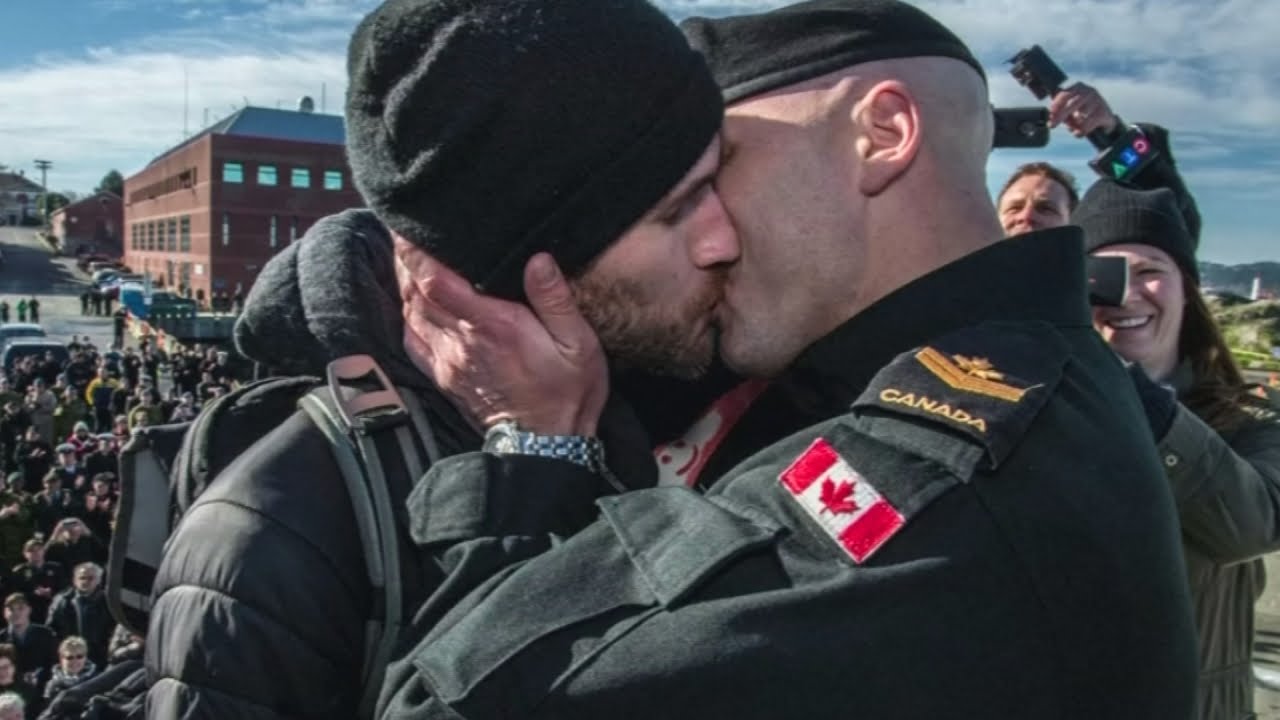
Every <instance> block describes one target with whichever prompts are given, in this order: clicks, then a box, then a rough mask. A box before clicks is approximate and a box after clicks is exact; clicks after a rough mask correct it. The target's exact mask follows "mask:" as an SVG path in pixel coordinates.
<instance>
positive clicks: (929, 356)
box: [916, 347, 1031, 403]
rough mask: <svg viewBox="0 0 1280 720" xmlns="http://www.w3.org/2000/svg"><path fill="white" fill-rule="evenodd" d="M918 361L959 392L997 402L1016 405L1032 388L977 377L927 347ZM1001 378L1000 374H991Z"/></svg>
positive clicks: (920, 353)
mask: <svg viewBox="0 0 1280 720" xmlns="http://www.w3.org/2000/svg"><path fill="white" fill-rule="evenodd" d="M916 359H917V360H919V361H920V364H921V365H924V366H925V368H927V369H928V370H929V372H931V373H933V374H934V375H937V376H938V379H940V380H942V382H944V383H946V384H947V385H950V386H951V387H953V388H955V389H957V390H963V391H965V392H971V393H976V394H978V395H985V396H987V397H991V398H995V399H997V400H1004V401H1005V402H1011V403H1016V402H1020V401H1021V400H1022V396H1023V395H1025V394H1026V393H1027V390H1030V389H1031V388H1025V389H1024V388H1016V387H1014V386H1012V385H1006V384H1005V383H1002V382H996V381H995V380H988V379H986V378H982V377H977V376H975V375H973V374H971V373H970V372H969V371H967V370H964V369H963V368H961V367H960V366H959V365H957V364H955V363H954V362H952V361H951V360H950V359H949V358H948V357H947V356H946V355H943V354H942V353H940V352H938V351H937V350H934V349H933V348H931V347H927V348H925V349H923V350H921V351H920V352H918V353H916ZM990 374H993V375H997V376H999V374H998V373H990Z"/></svg>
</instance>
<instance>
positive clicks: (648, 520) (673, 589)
mask: <svg viewBox="0 0 1280 720" xmlns="http://www.w3.org/2000/svg"><path fill="white" fill-rule="evenodd" d="M597 504H598V505H599V506H600V512H601V515H603V517H604V519H605V521H606V522H607V523H608V524H609V525H610V527H612V528H613V532H614V534H615V535H617V537H618V541H619V543H620V544H621V545H622V547H623V549H624V550H625V551H626V553H627V555H628V557H630V558H631V562H632V563H633V564H634V565H635V566H636V569H637V570H638V571H639V572H640V574H641V576H642V577H643V578H644V580H645V581H646V582H647V583H648V585H649V586H650V589H651V590H652V591H653V594H654V596H655V597H656V598H657V599H658V601H659V602H660V603H662V604H663V606H665V607H668V608H669V607H671V606H672V605H674V604H676V603H677V602H679V601H680V599H681V598H683V597H684V596H685V595H686V594H688V593H689V592H690V591H691V590H693V589H695V588H696V587H698V585H699V584H700V583H701V582H702V581H703V580H704V579H705V578H707V577H709V576H710V575H711V574H713V573H714V572H716V571H717V570H719V569H720V568H722V567H724V566H725V565H726V564H727V563H729V562H730V561H731V560H733V559H734V558H736V557H738V556H739V555H742V554H743V553H746V552H750V551H752V550H755V549H757V548H760V547H762V546H765V545H768V544H770V543H771V542H772V541H773V539H774V538H775V537H776V536H777V535H778V532H779V530H780V529H781V528H780V526H779V525H777V524H776V523H773V522H772V521H770V520H769V519H768V518H765V517H763V516H760V517H752V518H748V517H745V516H744V515H742V514H738V513H735V512H732V511H730V510H727V509H725V508H724V507H721V506H720V505H717V504H716V503H715V502H712V501H711V500H710V499H708V498H706V497H703V496H701V495H699V494H697V493H695V492H693V491H692V490H690V489H688V488H683V487H660V488H653V489H651V490H642V491H638V492H632V493H627V494H625V495H619V496H615V497H608V498H604V499H601V500H599V501H598V503H597Z"/></svg>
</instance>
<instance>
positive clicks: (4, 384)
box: [0, 375, 23, 406]
mask: <svg viewBox="0 0 1280 720" xmlns="http://www.w3.org/2000/svg"><path fill="white" fill-rule="evenodd" d="M22 400H23V395H22V393H20V392H18V391H16V390H14V389H13V383H11V382H9V378H7V377H4V376H2V375H0V406H7V405H8V404H9V403H11V402H16V403H21V402H22Z"/></svg>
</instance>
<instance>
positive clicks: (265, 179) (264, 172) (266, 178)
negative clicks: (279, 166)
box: [258, 165, 276, 185]
mask: <svg viewBox="0 0 1280 720" xmlns="http://www.w3.org/2000/svg"><path fill="white" fill-rule="evenodd" d="M258 184H259V185H275V184H276V166H275V165H259V166H258Z"/></svg>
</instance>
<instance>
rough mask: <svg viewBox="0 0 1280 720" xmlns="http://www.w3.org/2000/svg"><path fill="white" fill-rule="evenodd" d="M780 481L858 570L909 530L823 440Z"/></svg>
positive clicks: (805, 454) (887, 503)
mask: <svg viewBox="0 0 1280 720" xmlns="http://www.w3.org/2000/svg"><path fill="white" fill-rule="evenodd" d="M778 479H779V480H780V481H781V482H782V486H783V487H785V488H786V489H787V491H788V492H790V493H791V497H793V498H795V501H796V502H798V503H800V507H802V508H804V510H805V512H807V513H809V517H811V518H813V519H814V521H815V522H817V523H818V525H820V526H822V529H823V530H826V531H827V533H828V534H829V535H831V537H832V538H833V539H835V541H836V542H837V543H838V544H839V545H840V547H842V548H844V551H845V552H846V553H848V554H849V557H851V558H853V561H854V562H855V563H858V564H859V565H861V564H862V563H863V562H865V561H866V560H867V558H869V557H871V555H872V554H873V553H874V552H875V551H876V550H879V549H880V546H881V545H884V544H885V542H886V541H888V540H889V538H891V537H893V535H894V533H896V532H898V530H899V529H900V528H901V527H902V526H903V525H904V524H905V521H904V519H903V517H902V513H900V512H898V510H897V508H895V507H894V506H893V505H891V504H889V501H888V500H885V499H884V496H883V495H881V494H880V493H879V492H878V491H876V489H875V487H874V486H873V485H872V484H871V483H870V482H868V481H867V479H866V478H864V477H862V475H859V474H858V471H857V470H854V469H853V467H852V466H851V465H849V463H848V462H846V461H845V459H844V458H842V457H840V453H838V452H836V449H835V448H833V447H831V443H829V442H827V441H826V440H824V439H823V438H818V439H817V440H814V441H813V444H812V445H810V446H809V449H808V450H805V451H804V452H803V453H802V454H801V455H800V457H798V458H796V459H795V462H792V463H791V465H790V467H788V468H787V469H786V470H783V471H782V474H781V475H779V476H778Z"/></svg>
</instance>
